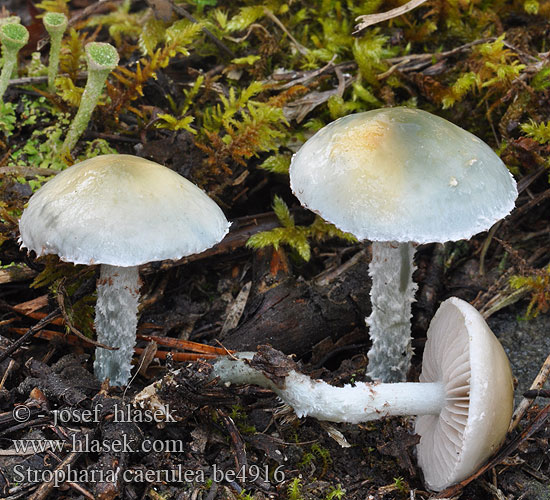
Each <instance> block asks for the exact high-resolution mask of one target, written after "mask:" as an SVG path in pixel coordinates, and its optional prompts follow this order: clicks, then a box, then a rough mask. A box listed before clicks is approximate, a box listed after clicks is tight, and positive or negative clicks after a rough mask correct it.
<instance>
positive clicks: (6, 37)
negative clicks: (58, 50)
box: [0, 23, 29, 102]
mask: <svg viewBox="0 0 550 500" xmlns="http://www.w3.org/2000/svg"><path fill="white" fill-rule="evenodd" d="M28 41H29V32H28V31H27V28H25V27H24V26H22V25H21V24H19V23H4V24H2V25H0V42H1V43H2V57H3V61H4V62H3V66H2V73H0V102H2V99H3V97H4V93H5V92H6V89H7V88H8V85H9V83H10V78H11V76H12V74H13V72H14V70H15V69H16V68H17V54H18V52H19V50H21V49H22V48H23V47H24V46H25V45H26V44H27V42H28Z"/></svg>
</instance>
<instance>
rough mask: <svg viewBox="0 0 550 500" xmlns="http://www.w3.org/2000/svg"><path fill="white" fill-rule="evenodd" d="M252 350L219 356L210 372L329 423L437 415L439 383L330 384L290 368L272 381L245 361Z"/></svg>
mask: <svg viewBox="0 0 550 500" xmlns="http://www.w3.org/2000/svg"><path fill="white" fill-rule="evenodd" d="M252 355H253V353H240V354H239V355H238V356H239V359H237V358H235V357H224V358H220V359H219V360H217V361H216V362H215V363H214V368H213V371H212V376H213V377H219V378H220V380H221V381H222V382H224V383H234V384H255V385H259V386H260V387H265V388H268V389H271V390H272V391H273V392H275V393H276V394H277V395H278V396H279V397H280V398H281V399H282V400H283V401H284V402H285V403H286V404H288V405H290V406H291V407H292V408H293V409H294V411H295V413H296V415H297V416H298V417H305V416H309V417H314V418H316V419H318V420H326V421H330V422H347V423H353V424H357V423H360V422H367V421H369V420H377V419H380V418H382V417H386V416H395V415H401V416H410V415H438V414H439V413H440V412H441V410H442V408H443V406H444V404H445V387H444V384H443V383H442V382H430V383H420V382H418V383H415V382H408V383H407V382H405V383H396V384H378V383H365V382H356V383H355V384H354V385H353V386H351V385H345V386H344V387H335V386H332V385H330V384H327V383H326V382H324V381H322V380H313V379H311V378H310V377H308V376H307V375H304V374H303V373H299V372H296V371H295V370H291V371H290V372H289V374H288V375H287V376H286V377H285V379H284V381H283V382H282V383H281V384H278V385H276V384H275V383H274V382H273V381H272V380H270V379H269V378H268V377H266V376H265V375H264V374H263V373H262V372H261V371H259V370H256V369H255V368H253V367H252V366H250V365H249V364H248V362H247V361H246V359H250V358H251V357H252Z"/></svg>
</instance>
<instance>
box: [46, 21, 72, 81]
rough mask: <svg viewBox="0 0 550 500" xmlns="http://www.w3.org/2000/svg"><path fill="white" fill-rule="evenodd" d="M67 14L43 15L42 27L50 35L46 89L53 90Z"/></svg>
mask: <svg viewBox="0 0 550 500" xmlns="http://www.w3.org/2000/svg"><path fill="white" fill-rule="evenodd" d="M67 23H68V20H67V16H65V14H59V13H54V12H49V13H48V14H46V15H45V16H44V27H45V28H46V31H47V32H48V33H49V35H50V58H49V62H48V90H49V91H50V92H55V77H56V76H57V70H58V68H59V53H60V51H61V41H62V40H63V33H65V30H66V29H67Z"/></svg>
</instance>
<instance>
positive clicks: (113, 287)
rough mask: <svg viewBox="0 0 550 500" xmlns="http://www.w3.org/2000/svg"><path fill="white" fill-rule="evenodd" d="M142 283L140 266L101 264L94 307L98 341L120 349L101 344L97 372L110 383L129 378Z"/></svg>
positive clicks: (98, 376) (96, 373)
mask: <svg viewBox="0 0 550 500" xmlns="http://www.w3.org/2000/svg"><path fill="white" fill-rule="evenodd" d="M140 285H141V282H140V279H139V273H138V267H137V266H134V267H118V266H109V265H107V264H102V266H101V272H100V277H99V282H98V285H97V303H96V308H95V329H96V333H97V340H98V342H100V343H102V344H105V345H108V346H111V347H117V348H118V349H117V350H116V351H111V350H108V349H103V348H102V347H98V348H97V349H96V355H95V361H94V372H95V375H96V377H97V378H98V379H99V380H101V381H103V380H105V379H107V378H108V379H109V380H110V384H111V385H126V383H127V382H128V380H129V379H130V370H131V368H132V355H133V353H134V346H135V344H136V328H137V313H138V303H139V288H140Z"/></svg>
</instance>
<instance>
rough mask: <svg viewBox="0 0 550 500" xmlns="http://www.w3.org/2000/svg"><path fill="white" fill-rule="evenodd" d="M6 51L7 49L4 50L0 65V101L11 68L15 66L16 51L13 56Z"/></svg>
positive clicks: (6, 85) (8, 79)
mask: <svg viewBox="0 0 550 500" xmlns="http://www.w3.org/2000/svg"><path fill="white" fill-rule="evenodd" d="M6 52H7V51H4V65H3V66H2V73H1V74H0V101H1V100H2V99H3V97H4V93H5V92H6V89H7V88H8V85H9V83H10V78H11V75H12V73H13V70H14V69H15V67H16V66H17V53H16V54H15V57H12V56H11V55H8V54H7V53H6Z"/></svg>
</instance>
